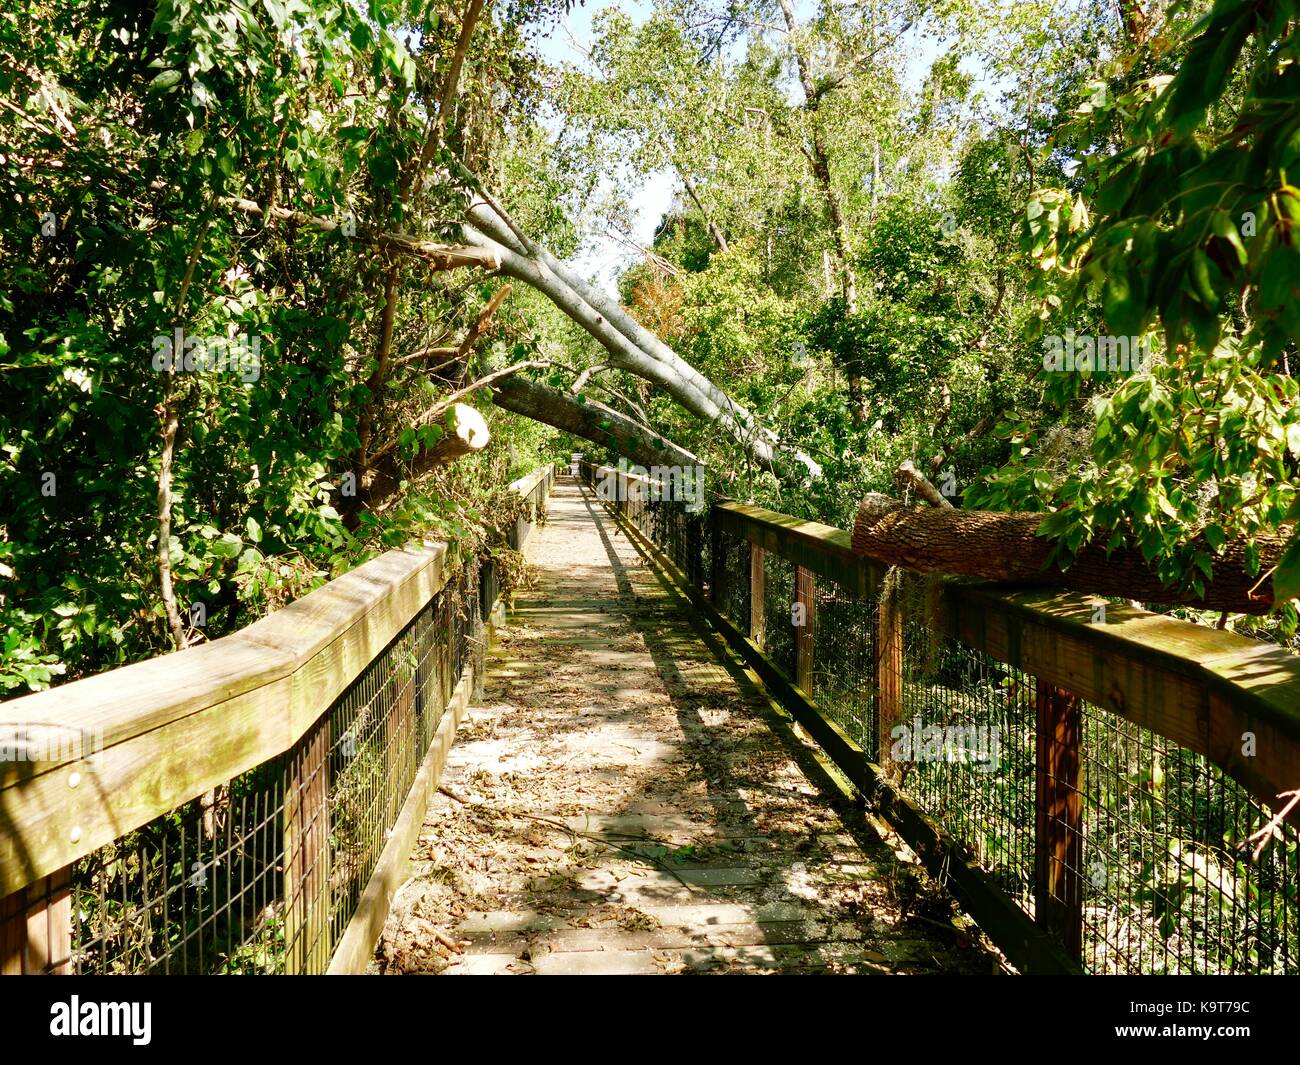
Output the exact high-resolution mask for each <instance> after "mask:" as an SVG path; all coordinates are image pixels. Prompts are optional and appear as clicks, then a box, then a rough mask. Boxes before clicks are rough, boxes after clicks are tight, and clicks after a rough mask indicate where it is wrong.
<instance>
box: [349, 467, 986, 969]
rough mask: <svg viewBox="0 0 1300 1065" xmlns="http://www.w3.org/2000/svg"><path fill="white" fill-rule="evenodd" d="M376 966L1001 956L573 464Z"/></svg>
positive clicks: (764, 965) (876, 962)
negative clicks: (838, 780)
mask: <svg viewBox="0 0 1300 1065" xmlns="http://www.w3.org/2000/svg"><path fill="white" fill-rule="evenodd" d="M528 554H529V557H530V561H531V562H532V564H533V566H534V567H535V576H536V579H535V584H534V586H533V587H532V588H531V589H529V590H527V591H524V592H521V593H520V594H519V595H518V597H517V600H516V610H515V611H514V612H513V613H512V615H511V618H510V622H509V625H508V626H507V630H506V631H505V633H503V634H502V637H501V639H500V641H499V643H498V645H497V646H496V647H495V648H494V649H493V651H492V652H491V654H490V659H489V668H488V679H487V688H486V696H485V698H484V700H483V702H482V705H480V706H476V707H474V708H473V709H472V710H471V711H470V715H469V717H468V719H467V720H466V722H465V723H464V724H463V725H462V726H461V731H460V733H459V735H458V738H457V740H456V744H455V746H454V747H453V749H452V751H451V754H450V758H449V761H448V766H447V770H446V773H445V775H444V778H443V784H444V788H443V790H442V791H441V792H440V793H439V794H438V795H436V796H435V798H434V800H433V802H432V803H431V804H430V807H429V810H428V813H427V816H426V819H425V824H424V828H423V831H422V833H421V836H420V839H419V841H418V842H417V844H416V847H415V849H414V852H413V853H412V855H411V869H410V874H411V876H410V879H409V880H407V881H406V883H405V884H404V885H403V886H402V888H401V889H400V890H399V892H398V893H397V895H396V896H395V898H394V900H393V908H392V912H391V914H390V916H389V919H388V923H387V925H386V927H385V929H384V934H383V936H382V938H381V941H380V944H379V948H378V951H377V954H376V962H375V965H374V967H373V971H384V972H446V973H448V974H460V973H463V974H473V973H517V974H526V973H539V974H545V973H592V974H614V973H648V974H649V973H680V972H692V971H695V972H698V971H704V972H770V971H781V972H790V971H832V972H877V973H891V972H892V973H916V972H935V971H950V972H983V973H987V972H990V971H998V969H999V963H998V960H997V958H996V956H995V955H994V954H993V953H992V952H990V951H989V950H987V949H986V947H985V946H984V944H983V943H982V941H981V939H980V937H979V935H978V933H974V932H972V931H970V930H969V929H968V927H967V922H965V921H964V919H961V918H958V922H957V923H958V924H960V925H961V927H960V928H959V927H957V926H956V925H955V924H954V922H953V920H952V913H953V911H951V908H950V904H949V903H948V900H947V899H946V897H944V896H942V895H941V894H939V893H937V892H936V891H934V889H933V888H932V887H930V886H929V885H927V884H926V883H925V882H924V881H923V879H922V878H921V877H920V876H919V875H918V873H917V871H916V870H917V867H916V866H914V865H910V864H907V863H906V862H904V861H902V860H900V858H899V857H898V856H897V855H896V853H895V851H894V849H893V846H892V845H891V844H890V843H889V842H887V841H885V840H882V838H881V837H880V836H879V835H878V834H877V833H876V832H875V830H874V829H873V828H872V825H871V823H869V822H868V821H867V820H865V819H864V817H863V815H862V813H861V811H859V810H858V809H857V808H856V807H855V805H854V804H853V803H852V802H851V801H849V800H847V799H846V798H845V797H844V795H843V793H842V792H840V791H838V790H837V788H836V786H835V785H834V784H833V782H831V781H830V779H829V778H828V777H826V776H825V774H824V773H823V771H822V770H821V768H820V766H819V764H818V762H817V761H816V759H815V758H814V757H813V756H812V754H811V753H810V750H809V748H808V747H807V746H806V745H804V744H803V743H802V742H800V740H799V739H798V738H797V737H796V736H795V735H794V734H793V732H792V731H791V730H790V727H789V726H788V724H787V723H786V722H785V720H784V719H783V718H782V717H781V716H780V715H779V714H778V713H777V712H776V711H775V710H774V709H773V707H772V706H771V704H770V703H769V702H768V700H767V699H766V697H765V696H764V695H763V694H762V692H761V691H760V690H759V689H758V688H757V687H756V686H755V685H754V684H753V683H752V682H751V680H750V678H749V677H748V675H747V674H746V673H745V672H744V670H743V668H742V667H741V666H740V665H739V664H738V663H737V661H736V660H735V659H734V658H733V657H732V656H731V655H730V653H729V652H728V651H727V650H726V649H725V647H724V645H723V644H722V642H721V641H720V640H719V639H718V638H717V637H716V636H715V635H713V634H711V633H709V632H708V631H707V629H705V628H702V627H701V625H702V623H701V622H700V621H699V620H698V618H697V617H696V616H694V615H693V613H692V612H691V611H690V609H689V607H687V606H686V605H685V604H684V601H682V600H680V599H679V598H678V596H677V595H676V593H675V592H674V591H672V590H671V588H670V587H669V586H667V585H666V584H665V583H664V582H663V580H662V579H661V578H660V577H659V575H658V574H657V573H656V572H655V571H654V570H653V569H652V568H651V567H650V566H649V565H648V564H647V563H646V562H645V561H644V560H643V559H642V557H641V555H640V554H639V553H638V552H637V550H636V548H635V547H634V546H633V545H632V544H630V543H629V542H628V540H627V538H626V536H624V535H623V534H622V532H621V531H620V530H619V529H618V526H617V524H616V523H615V522H614V520H613V519H612V518H610V517H609V516H608V515H607V514H606V513H605V512H604V510H603V509H602V508H601V507H600V505H599V504H598V503H597V502H596V501H595V500H594V499H593V498H592V497H591V495H590V493H585V494H584V492H583V491H582V490H581V489H579V488H578V487H577V486H576V485H574V484H572V483H561V484H560V486H559V487H558V488H557V491H556V493H555V495H554V496H553V497H552V500H551V504H550V516H549V520H548V522H547V524H546V526H545V527H544V528H543V529H542V530H540V535H538V536H535V537H534V539H533V540H532V542H531V544H530V547H529V552H528Z"/></svg>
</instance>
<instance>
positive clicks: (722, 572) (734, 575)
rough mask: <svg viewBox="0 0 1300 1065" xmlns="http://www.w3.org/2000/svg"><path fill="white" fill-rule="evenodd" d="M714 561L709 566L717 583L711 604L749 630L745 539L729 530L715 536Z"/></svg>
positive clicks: (745, 630) (747, 571)
mask: <svg viewBox="0 0 1300 1065" xmlns="http://www.w3.org/2000/svg"><path fill="white" fill-rule="evenodd" d="M715 543H716V544H717V545H718V555H719V558H718V561H717V562H716V563H715V564H714V566H713V573H714V574H715V575H716V577H717V580H718V585H719V587H718V588H717V589H716V591H715V598H714V601H713V603H714V606H716V607H717V609H718V610H719V611H721V612H722V613H723V614H724V615H725V616H726V617H727V618H729V619H730V620H731V622H732V624H733V625H735V626H736V627H737V628H739V629H740V630H741V631H742V632H748V631H749V554H750V552H749V541H748V540H745V539H743V538H741V537H738V536H732V535H730V534H729V533H725V532H724V533H721V534H719V536H718V537H717V538H716V540H715Z"/></svg>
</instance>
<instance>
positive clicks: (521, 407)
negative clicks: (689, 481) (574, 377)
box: [492, 377, 701, 466]
mask: <svg viewBox="0 0 1300 1065" xmlns="http://www.w3.org/2000/svg"><path fill="white" fill-rule="evenodd" d="M492 390H493V394H494V401H495V403H496V405H497V406H498V407H500V408H501V409H502V410H508V411H512V412H514V413H515V414H522V415H524V417H526V418H531V419H533V421H538V422H543V423H545V424H546V425H550V426H553V427H554V428H556V429H560V430H562V431H563V432H566V433H572V434H573V435H574V436H580V437H582V438H583V439H584V440H590V441H591V442H592V443H593V444H600V445H602V446H604V447H607V448H609V449H610V450H612V451H617V452H618V453H619V454H620V455H626V456H627V457H628V458H629V459H632V460H634V461H635V462H637V463H639V464H640V465H642V466H698V465H700V464H701V463H700V460H699V459H698V458H696V457H695V456H694V455H692V454H691V453H690V452H689V451H687V450H686V449H685V448H683V447H679V446H678V445H676V444H674V443H673V442H672V441H671V440H665V439H664V438H663V437H661V436H658V435H656V434H655V433H652V432H650V431H649V430H647V429H646V428H645V426H643V425H638V424H637V423H636V422H635V421H633V420H632V419H631V418H629V417H627V415H625V414H620V413H619V412H618V411H616V410H611V409H610V408H609V407H606V406H605V405H604V404H601V403H593V402H592V401H590V400H588V401H587V402H586V403H579V402H578V400H577V399H576V398H575V397H573V396H571V395H569V394H568V393H567V392H563V391H561V390H560V389H558V388H551V387H550V386H548V385H542V384H538V383H537V382H536V381H529V380H528V379H527V378H523V377H511V378H507V379H506V380H504V381H500V382H498V383H497V384H495V385H493V389H492Z"/></svg>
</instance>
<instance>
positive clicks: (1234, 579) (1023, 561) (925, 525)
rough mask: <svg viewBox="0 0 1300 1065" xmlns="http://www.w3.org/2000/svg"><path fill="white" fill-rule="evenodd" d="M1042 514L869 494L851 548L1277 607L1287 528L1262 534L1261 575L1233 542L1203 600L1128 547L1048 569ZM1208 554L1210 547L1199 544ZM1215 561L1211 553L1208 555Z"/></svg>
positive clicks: (1207, 604)
mask: <svg viewBox="0 0 1300 1065" xmlns="http://www.w3.org/2000/svg"><path fill="white" fill-rule="evenodd" d="M1045 517H1046V515H1044V514H1026V513H1015V514H999V513H994V512H991V511H980V510H959V509H931V508H929V507H924V508H904V507H902V505H901V504H898V503H897V502H896V501H893V500H889V499H888V497H885V496H880V495H878V494H872V495H869V496H867V497H866V498H865V499H864V500H863V501H862V504H861V505H860V507H859V508H858V518H857V521H856V523H855V524H854V527H853V550H854V551H855V552H857V553H858V554H860V555H864V556H866V557H867V558H872V559H875V560H876V561H877V562H880V563H883V564H884V565H887V566H903V567H906V568H907V569H911V570H915V571H917V572H919V573H944V574H949V575H952V576H963V577H982V578H985V579H986V580H992V581H1010V582H1014V583H1018V584H1033V585H1040V586H1048V587H1055V588H1063V589H1066V590H1069V591H1074V592H1084V593H1090V594H1093V595H1105V596H1118V597H1122V598H1124V599H1138V600H1142V601H1143V602H1150V603H1166V604H1171V605H1172V604H1181V605H1186V606H1194V607H1198V608H1201V609H1204V610H1228V611H1231V612H1233V613H1243V614H1266V613H1268V612H1269V611H1270V610H1271V609H1272V608H1273V589H1272V583H1271V582H1270V581H1269V580H1268V579H1267V577H1264V576H1263V575H1264V574H1266V573H1267V572H1268V570H1269V568H1270V567H1271V566H1273V565H1275V564H1276V563H1277V561H1278V559H1279V558H1280V557H1281V555H1282V551H1283V549H1284V548H1285V546H1286V543H1287V541H1288V539H1289V538H1290V531H1289V530H1282V531H1278V532H1276V533H1271V534H1268V535H1266V536H1259V537H1257V538H1256V540H1255V546H1256V548H1257V549H1258V551H1259V558H1260V569H1259V572H1258V573H1257V574H1256V575H1255V576H1253V577H1252V576H1250V575H1249V574H1248V572H1247V570H1246V550H1245V544H1244V543H1240V542H1231V543H1229V544H1228V545H1227V546H1226V547H1225V548H1224V550H1223V553H1222V554H1221V555H1218V556H1215V557H1214V564H1213V566H1214V577H1213V580H1212V581H1210V582H1208V583H1207V587H1206V589H1205V595H1204V596H1203V597H1197V596H1196V595H1194V594H1193V593H1192V592H1191V591H1187V590H1182V591H1180V590H1178V589H1175V588H1170V587H1168V586H1167V585H1165V584H1164V583H1162V582H1161V580H1160V578H1159V576H1158V575H1157V573H1156V570H1155V568H1154V567H1153V566H1151V565H1150V564H1148V563H1147V562H1146V561H1145V560H1144V559H1143V558H1142V556H1141V555H1140V554H1139V553H1138V552H1136V551H1134V550H1132V549H1130V548H1124V547H1121V548H1118V549H1116V550H1115V551H1113V552H1111V553H1110V554H1109V555H1107V553H1106V550H1105V548H1104V546H1102V545H1101V544H1088V545H1085V546H1084V547H1082V548H1080V550H1079V552H1078V554H1077V556H1076V557H1075V560H1074V562H1073V563H1072V564H1071V565H1070V567H1069V568H1068V569H1061V568H1060V567H1059V566H1057V565H1055V564H1053V565H1049V564H1048V558H1049V557H1050V555H1051V552H1052V542H1051V541H1049V540H1046V539H1044V538H1043V537H1041V536H1039V535H1038V526H1039V525H1040V524H1041V523H1042V521H1043V519H1044V518H1045ZM1201 546H1203V547H1204V548H1205V550H1206V551H1210V548H1209V546H1208V545H1205V544H1202V545H1201ZM1211 555H1212V556H1213V552H1211Z"/></svg>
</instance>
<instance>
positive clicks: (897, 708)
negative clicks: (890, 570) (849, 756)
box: [875, 581, 903, 779]
mask: <svg viewBox="0 0 1300 1065" xmlns="http://www.w3.org/2000/svg"><path fill="white" fill-rule="evenodd" d="M875 643H876V647H875V651H876V663H875V665H876V728H877V730H878V732H877V737H878V740H879V743H878V751H877V758H878V760H879V762H880V765H881V768H883V769H884V770H885V772H886V774H887V775H888V776H889V777H890V778H891V779H896V778H897V769H896V767H895V766H893V765H892V759H891V758H890V755H889V749H890V746H891V745H892V744H893V738H892V737H891V736H890V734H889V733H890V730H891V729H893V728H894V726H895V725H897V724H898V723H899V722H900V721H902V719H903V610H902V605H901V603H900V602H899V595H898V590H897V588H896V587H894V585H893V582H890V581H886V582H885V586H884V589H883V590H882V592H881V593H880V602H879V606H878V608H877V611H876V632H875Z"/></svg>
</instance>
